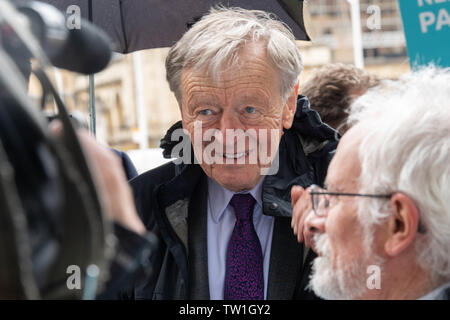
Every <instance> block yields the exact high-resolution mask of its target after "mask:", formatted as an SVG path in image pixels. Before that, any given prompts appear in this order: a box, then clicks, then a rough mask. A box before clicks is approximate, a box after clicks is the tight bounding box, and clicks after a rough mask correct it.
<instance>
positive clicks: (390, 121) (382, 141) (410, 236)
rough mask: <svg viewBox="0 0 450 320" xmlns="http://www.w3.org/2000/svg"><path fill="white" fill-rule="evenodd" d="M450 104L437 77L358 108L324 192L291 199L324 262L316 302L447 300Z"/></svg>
mask: <svg viewBox="0 0 450 320" xmlns="http://www.w3.org/2000/svg"><path fill="white" fill-rule="evenodd" d="M449 101H450V69H441V70H440V69H434V68H432V67H431V68H428V69H424V70H422V71H420V72H417V73H412V74H409V75H407V76H404V77H402V78H401V79H400V81H398V82H393V83H391V84H390V86H388V87H387V88H384V89H375V90H371V91H370V92H368V93H366V94H365V95H363V96H362V97H360V98H359V99H358V100H357V101H356V102H355V103H354V104H353V106H352V108H351V113H350V117H349V122H348V123H349V124H350V125H351V126H352V125H354V126H352V127H351V129H350V130H349V131H348V132H347V133H346V134H345V135H344V136H343V138H342V141H340V143H339V146H338V148H337V152H336V155H335V157H334V158H333V160H332V162H331V164H330V167H329V170H328V174H327V178H326V187H327V188H326V189H320V188H318V187H312V188H310V189H309V192H305V193H304V194H303V196H302V197H300V199H298V201H295V199H293V203H294V206H295V207H294V213H293V216H294V218H293V222H294V224H296V225H297V226H296V228H297V232H299V233H301V232H302V228H303V227H302V226H301V225H298V224H297V223H298V222H299V221H300V220H299V219H298V218H299V216H300V215H306V216H307V218H306V221H305V229H304V232H305V238H306V239H310V238H311V237H313V240H312V241H311V243H310V244H311V245H312V246H313V248H314V249H315V251H316V252H317V253H318V255H319V257H318V258H316V259H315V261H314V264H313V275H312V277H311V287H312V289H313V290H314V292H315V293H316V294H318V295H319V296H321V297H322V298H326V299H445V300H448V299H450V207H449V205H448V203H449V201H450V188H449V186H450V166H449V159H450V126H449V123H450V112H449V111H450V105H449ZM293 193H295V190H293ZM306 194H308V195H306ZM311 197H312V203H313V205H311V204H309V206H310V207H311V206H312V207H313V208H312V209H311V212H308V211H307V207H308V204H307V203H305V202H310V201H311V199H310V198H311ZM293 198H294V196H293ZM374 277H375V278H374Z"/></svg>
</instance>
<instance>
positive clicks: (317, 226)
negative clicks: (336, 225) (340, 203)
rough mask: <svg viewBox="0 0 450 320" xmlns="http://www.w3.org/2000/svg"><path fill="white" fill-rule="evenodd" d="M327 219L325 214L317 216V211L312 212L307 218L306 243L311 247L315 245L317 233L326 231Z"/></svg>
mask: <svg viewBox="0 0 450 320" xmlns="http://www.w3.org/2000/svg"><path fill="white" fill-rule="evenodd" d="M326 221H327V218H326V215H325V216H321V217H319V216H317V215H316V214H315V213H313V212H311V213H310V214H309V215H308V216H307V217H306V220H305V233H306V235H305V240H306V243H305V244H306V245H307V246H309V247H314V244H313V243H312V242H313V238H314V235H316V234H321V233H324V232H325V223H326Z"/></svg>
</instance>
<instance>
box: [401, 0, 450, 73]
mask: <svg viewBox="0 0 450 320" xmlns="http://www.w3.org/2000/svg"><path fill="white" fill-rule="evenodd" d="M399 5H400V11H401V14H402V20H403V28H404V30H405V37H406V44H407V48H408V56H409V60H410V63H411V67H412V68H418V67H420V66H421V65H426V64H429V63H434V64H435V65H437V66H442V67H450V0H399Z"/></svg>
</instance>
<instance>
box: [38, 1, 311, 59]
mask: <svg viewBox="0 0 450 320" xmlns="http://www.w3.org/2000/svg"><path fill="white" fill-rule="evenodd" d="M40 1H43V2H47V3H50V4H52V5H54V6H56V7H57V8H59V9H60V10H62V11H64V12H66V10H67V8H68V7H69V6H71V5H77V6H78V7H79V8H80V11H81V16H82V17H83V18H86V19H89V20H91V21H93V22H94V24H96V25H97V26H99V27H101V28H102V29H103V30H104V31H106V33H107V34H108V35H109V36H110V37H111V39H112V41H113V47H114V51H117V52H121V53H129V52H133V51H137V50H142V49H150V48H159V47H170V46H172V45H173V44H174V43H175V42H176V41H177V40H178V39H180V38H181V36H182V35H183V33H184V32H185V31H186V30H187V29H188V28H189V26H190V25H192V23H194V22H195V21H196V20H198V19H199V18H200V17H201V16H202V15H204V14H205V13H207V12H208V11H209V9H210V8H211V7H212V6H214V5H219V4H222V5H224V6H226V7H241V8H245V9H257V10H264V11H267V12H271V13H274V14H276V15H277V16H278V17H279V18H280V20H282V21H283V22H284V23H286V24H287V25H288V26H289V27H290V28H291V30H292V32H293V34H294V36H295V37H296V39H298V40H309V37H308V34H307V32H306V30H305V26H304V23H303V1H301V0H95V1H93V0H40Z"/></svg>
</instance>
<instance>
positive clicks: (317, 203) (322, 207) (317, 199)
mask: <svg viewBox="0 0 450 320" xmlns="http://www.w3.org/2000/svg"><path fill="white" fill-rule="evenodd" d="M310 190H311V192H312V194H311V199H312V205H313V210H314V213H315V214H316V215H317V216H319V217H321V216H323V215H324V214H325V213H326V210H327V208H328V206H329V197H328V195H326V194H321V193H320V192H325V190H324V189H322V188H320V187H318V186H316V185H312V186H311V189H310Z"/></svg>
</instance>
